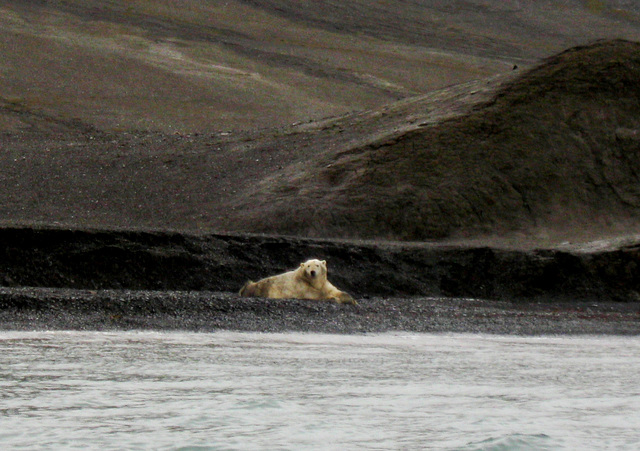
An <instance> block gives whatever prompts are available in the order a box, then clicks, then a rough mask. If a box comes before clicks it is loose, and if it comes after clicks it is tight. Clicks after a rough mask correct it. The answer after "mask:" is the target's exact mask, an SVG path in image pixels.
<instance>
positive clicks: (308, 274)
mask: <svg viewBox="0 0 640 451" xmlns="http://www.w3.org/2000/svg"><path fill="white" fill-rule="evenodd" d="M300 269H301V270H302V272H303V276H304V278H305V279H307V280H308V281H309V282H310V283H311V284H312V285H314V286H322V285H324V283H325V282H326V280H327V262H326V261H324V260H308V261H306V262H304V263H300Z"/></svg>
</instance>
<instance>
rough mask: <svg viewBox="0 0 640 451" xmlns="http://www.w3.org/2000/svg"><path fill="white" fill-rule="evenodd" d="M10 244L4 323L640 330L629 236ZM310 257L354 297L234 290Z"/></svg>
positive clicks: (93, 238)
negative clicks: (557, 240) (534, 242)
mask: <svg viewBox="0 0 640 451" xmlns="http://www.w3.org/2000/svg"><path fill="white" fill-rule="evenodd" d="M0 243H1V244H2V245H1V246H0V252H1V253H2V254H1V255H0V261H1V262H2V263H1V266H0V281H2V284H3V285H4V286H5V287H3V288H0V329H17V330H32V329H80V330H85V329H90V330H114V329H115V330H129V329H156V330H196V331H212V330H217V329H232V330H246V331H263V332H281V331H308V332H327V333H366V332H385V331H413V332H471V333H501V334H502V333H506V334H640V302H638V298H639V295H638V293H639V292H640V286H639V285H640V280H639V279H638V278H637V277H636V273H637V262H638V259H639V258H640V256H639V253H640V247H639V246H638V244H637V241H635V240H634V239H632V238H629V239H628V240H626V241H625V240H617V241H608V242H607V241H602V242H597V243H589V244H584V245H580V246H579V245H574V246H571V245H569V244H566V245H565V247H564V248H555V249H530V250H523V249H520V250H516V249H508V248H499V247H487V246H480V245H473V246H471V245H466V246H464V245H444V244H429V243H419V244H418V243H370V242H346V241H345V242H335V241H328V240H313V239H300V238H287V237H270V236H247V235H189V234H180V233H169V232H148V231H147V232H144V231H137V232H134V231H80V230H56V229H32V228H13V229H12V228H5V229H0ZM310 257H317V258H322V259H326V260H327V261H328V262H329V278H330V280H331V281H332V282H333V283H334V284H335V285H337V286H338V287H340V288H341V289H344V290H346V291H348V292H350V293H351V294H352V295H354V297H356V298H357V300H358V305H357V306H344V305H337V304H333V303H330V302H316V301H303V300H266V299H248V298H242V297H240V296H238V295H237V294H236V292H237V290H238V289H239V287H240V286H241V285H242V283H243V282H244V281H245V280H246V279H250V278H251V279H254V280H255V279H258V278H260V277H264V276H267V275H270V274H275V273H278V272H282V271H285V270H288V269H290V268H292V267H295V266H296V265H297V263H298V262H300V261H302V260H304V259H306V258H310ZM28 287H46V288H28Z"/></svg>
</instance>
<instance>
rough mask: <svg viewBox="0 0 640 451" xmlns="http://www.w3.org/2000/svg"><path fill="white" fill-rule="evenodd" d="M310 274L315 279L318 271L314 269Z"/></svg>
mask: <svg viewBox="0 0 640 451" xmlns="http://www.w3.org/2000/svg"><path fill="white" fill-rule="evenodd" d="M309 274H310V275H311V277H315V276H316V271H315V270H314V269H312V270H311V272H310V273H309Z"/></svg>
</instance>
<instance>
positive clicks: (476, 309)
mask: <svg viewBox="0 0 640 451" xmlns="http://www.w3.org/2000/svg"><path fill="white" fill-rule="evenodd" d="M358 302H359V303H358V305H356V306H345V305H337V304H334V303H329V302H318V301H302V300H266V299H257V298H254V299H247V298H240V297H239V296H237V295H235V294H232V293H220V292H179V291H171V292H160V291H128V290H98V291H89V290H70V289H43V288H15V289H7V288H2V289H0V329H2V330H96V331H105V330H158V331H170V330H188V331H200V332H213V331H216V330H237V331H253V332H287V331H296V332H310V333H338V334H363V333H382V332H417V333H472V334H513V335H569V334H571V335H573V334H581V335H582V334H609V335H638V334H640V304H639V303H619V302H602V303H586V302H579V303H570V302H562V303H543V302H537V303H515V302H506V301H488V300H482V299H460V298H437V297H409V298H386V297H367V298H362V299H359V300H358Z"/></svg>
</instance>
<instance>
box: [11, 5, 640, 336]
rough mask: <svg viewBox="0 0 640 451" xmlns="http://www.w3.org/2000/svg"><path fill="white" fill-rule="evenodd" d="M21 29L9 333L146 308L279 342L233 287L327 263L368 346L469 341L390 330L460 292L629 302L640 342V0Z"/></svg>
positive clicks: (101, 9)
mask: <svg viewBox="0 0 640 451" xmlns="http://www.w3.org/2000/svg"><path fill="white" fill-rule="evenodd" d="M178 5H179V6H178ZM0 28H1V29H2V31H3V32H2V33H1V34H0V55H1V56H2V59H1V60H0V182H1V183H0V221H1V225H2V226H3V229H2V230H1V232H2V233H1V234H2V238H1V240H2V248H1V249H0V253H1V254H0V255H1V256H2V261H1V262H0V265H1V266H0V284H2V285H4V286H5V287H7V288H4V289H3V291H2V292H1V293H0V306H1V307H2V310H1V311H2V315H4V316H1V318H2V323H1V324H2V327H12V326H11V324H15V325H16V326H15V327H21V328H25V327H28V324H29V321H27V320H24V318H23V319H22V320H19V317H22V316H21V315H27V316H26V317H25V318H31V319H33V318H34V317H32V316H29V315H31V313H28V312H30V311H32V310H31V309H32V308H35V309H36V310H37V311H40V312H42V311H47V313H46V314H44V316H43V317H42V318H45V320H43V321H40V322H38V321H35V320H34V321H35V322H34V323H33V324H34V327H35V326H36V325H39V326H38V327H47V324H48V325H49V326H51V327H54V326H55V327H56V328H59V327H63V325H64V321H62V322H60V321H58V319H59V318H58V316H56V315H58V313H60V310H59V309H60V308H65V309H68V308H69V307H68V304H66V302H72V301H73V299H79V300H82V299H84V300H87V299H90V300H95V299H96V298H95V296H98V298H99V302H98V303H97V304H92V305H94V306H95V308H96V309H98V310H101V309H104V308H107V307H108V302H109V300H111V301H113V302H115V303H116V304H118V305H124V304H123V303H125V304H126V299H127V296H129V295H128V294H127V295H125V294H124V293H125V291H117V292H113V291H109V290H113V289H115V290H129V289H135V290H143V291H141V293H142V292H146V291H144V290H160V291H156V292H154V293H156V294H155V295H154V296H155V297H152V298H153V299H152V298H149V297H145V296H146V295H145V296H142V298H136V299H146V300H147V301H148V302H149V304H148V305H154V303H157V302H165V301H167V302H168V300H170V299H173V298H172V296H174V295H173V294H171V293H176V292H180V293H182V292H184V291H193V290H197V291H199V292H202V293H218V294H215V295H213V294H212V295H211V296H213V298H214V299H219V302H220V303H222V304H224V305H226V304H225V303H227V302H231V303H234V302H237V303H238V304H237V305H238V306H242V305H246V306H248V307H247V308H249V309H250V310H251V311H252V312H253V313H252V314H253V315H255V318H254V319H255V321H259V319H260V318H265V319H264V321H265V325H264V329H265V330H266V329H269V327H268V324H272V325H274V324H275V323H274V322H273V319H272V318H271V319H268V318H266V317H265V316H264V315H263V314H262V313H260V312H261V311H262V310H261V308H258V307H257V305H258V304H255V303H254V301H248V300H242V299H238V298H237V297H236V296H235V295H232V294H229V292H235V291H236V289H237V288H236V286H237V287H239V286H240V285H241V283H242V282H243V281H244V279H246V278H257V277H263V276H265V275H269V274H270V273H272V272H279V271H283V270H287V269H290V268H291V267H293V266H295V265H296V264H297V263H299V260H300V259H302V258H307V257H318V258H327V259H328V260H329V261H330V265H331V264H333V266H331V268H333V271H334V272H333V274H335V276H334V277H336V278H337V282H336V284H337V285H338V286H341V287H344V288H345V289H348V290H349V291H351V292H353V293H354V294H355V295H357V296H358V297H359V299H361V305H363V307H360V308H361V309H363V310H360V317H359V320H358V321H359V322H358V324H364V325H366V324H369V326H367V327H364V326H363V328H362V330H371V331H373V330H388V329H393V328H397V327H400V328H406V329H408V330H432V329H430V326H429V325H430V324H432V323H430V322H429V321H430V320H429V318H430V317H431V316H434V315H435V316H434V317H436V316H437V315H438V314H439V313H438V312H440V314H444V315H445V316H447V317H448V318H449V320H448V321H449V322H448V323H447V322H445V323H446V324H448V325H445V326H443V327H442V328H440V329H438V328H435V329H433V330H442V331H447V330H455V331H458V328H457V326H456V324H457V323H456V322H455V318H454V317H453V316H451V315H454V312H451V315H449V314H448V313H442V312H446V311H447V310H446V309H445V310H442V309H440V310H438V309H437V308H436V309H431V310H429V313H424V312H422V313H416V314H415V315H409V314H408V313H407V314H406V315H405V316H406V318H410V320H406V321H405V320H403V321H405V322H404V323H402V322H397V323H394V324H395V326H394V325H388V327H387V328H386V329H385V327H382V326H381V327H380V328H375V327H373V324H374V322H375V321H379V318H378V317H377V316H376V315H373V314H371V315H370V314H368V313H366V314H365V312H367V311H369V310H367V309H368V308H377V307H374V306H375V305H378V306H380V308H381V309H382V310H384V311H386V312H387V313H388V314H391V312H392V311H393V310H394V309H398V308H401V309H406V305H405V304H404V303H405V301H407V302H409V301H408V300H407V299H414V301H415V302H416V303H417V304H416V305H417V306H419V305H423V306H425V305H432V304H433V303H435V304H438V302H440V301H437V300H434V299H436V298H433V297H432V296H437V297H438V298H437V299H440V297H442V299H444V298H447V299H449V298H465V299H477V300H478V302H480V299H483V300H484V301H482V302H485V301H486V302H490V301H491V300H493V302H497V301H500V302H525V304H519V305H520V307H518V308H527V307H526V306H527V305H534V304H527V303H532V302H535V303H538V302H542V303H543V304H544V305H547V304H548V303H553V302H569V303H571V302H572V301H574V302H580V303H587V304H582V305H589V306H591V307H589V308H591V309H595V310H594V311H596V313H593V317H592V318H591V319H594V318H597V317H598V315H604V316H602V317H603V318H604V317H605V316H606V315H605V313H604V312H606V311H614V310H616V309H618V310H619V309H623V310H624V312H623V313H620V315H623V316H624V315H626V316H624V318H626V319H624V320H621V322H620V324H622V323H624V324H627V325H629V324H631V328H629V327H627V326H624V328H623V327H622V326H621V328H620V330H618V332H620V333H637V331H635V332H633V330H634V329H633V327H638V326H637V324H638V322H637V312H636V311H635V310H633V309H634V307H632V306H635V305H637V303H638V302H639V301H638V297H639V296H640V295H639V294H638V293H639V292H640V287H638V284H637V282H636V281H637V280H640V279H639V278H638V277H637V276H638V267H639V266H638V265H640V254H638V250H637V249H638V246H637V244H638V242H639V241H640V240H639V239H638V238H637V237H638V234H640V227H639V226H638V224H639V221H638V219H640V217H639V215H640V192H639V191H638V187H639V186H640V183H639V182H640V180H639V177H640V159H639V157H638V155H640V153H639V149H640V131H639V130H640V123H638V118H639V117H640V103H639V100H638V99H640V91H639V88H638V87H639V86H640V44H638V42H639V41H640V8H639V7H638V6H636V4H635V2H629V1H623V0H617V1H609V2H599V1H566V0H565V1H560V2H519V1H507V2H497V1H489V0H474V1H453V2H439V1H436V2H403V1H391V2H368V1H359V0H354V1H350V2H332V1H322V2H297V1H296V2H293V1H285V0H283V1H278V0H274V1H261V2H254V1H239V0H238V1H228V2H197V1H195V0H194V1H185V2H179V4H178V3H177V2H170V1H166V0H159V1H153V2H147V1H132V2H124V1H113V2H98V1H83V2H81V1H77V0H68V1H62V0H60V1H30V2H22V1H15V0H0ZM311 238H314V239H311ZM315 238H322V239H319V240H318V239H315ZM363 240H364V241H363ZM257 261H259V262H260V263H259V264H258V263H257ZM21 287H48V288H47V289H55V290H62V291H56V292H55V294H54V295H51V294H50V293H49V292H47V291H46V290H44V291H42V290H39V289H35V291H28V295H26V294H25V291H24V289H23V288H21ZM65 290H68V291H65ZM77 290H80V291H77ZM82 290H98V291H97V293H98V294H97V295H96V294H95V293H94V292H88V291H82ZM104 290H106V291H104ZM176 290H177V291H176ZM220 292H223V293H222V294H220ZM47 293H49V294H47ZM100 293H102V294H100ZM24 296H27V298H28V299H32V300H33V302H32V301H29V302H27V303H26V304H25V303H21V302H22V301H20V299H25V297H24ZM52 296H53V297H52ZM180 296H183V295H180ZM203 296H205V297H206V296H207V295H206V294H205V295H203ZM406 296H411V298H406ZM414 296H415V298H414ZM430 296H431V297H430ZM134 297H135V296H134ZM53 298H55V299H64V301H60V302H58V301H55V302H53V301H52V302H49V301H47V299H48V300H51V299H53ZM37 299H40V300H41V301H42V302H43V303H39V301H38V302H36V301H35V300H37ZM158 299H162V301H158ZM189 299H191V298H189ZM198 299H201V298H198ZM393 299H396V300H395V301H393ZM83 302H84V301H83ZM91 302H93V301H91ZM136 302H138V301H136ZM140 302H142V301H140ZM190 302H191V301H189V302H187V303H186V304H185V305H187V306H188V305H191V304H190ZM367 302H371V305H370V307H366V305H367ZM394 302H395V304H394ZM621 302H624V303H625V304H626V307H622V306H621V304H620V303H621ZM222 304H220V305H222ZM435 304H434V305H435ZM34 305H35V306H36V307H34ZM62 305H65V307H61V306H62ZM292 305H294V306H295V305H297V306H299V308H297V307H291V308H293V309H294V310H296V309H297V310H296V311H298V314H299V315H300V316H299V319H300V321H301V322H300V321H298V322H295V321H294V323H295V324H297V325H296V326H291V327H294V328H299V329H302V330H303V329H304V328H303V326H302V325H301V324H303V323H304V320H303V319H304V318H305V315H308V312H307V310H305V309H307V307H304V306H305V305H306V304H305V303H304V302H303V303H300V304H292ZM456 305H457V308H458V309H459V310H456V311H455V315H454V316H456V317H457V316H459V315H458V314H459V313H461V312H464V311H470V310H465V309H468V308H471V307H470V304H465V303H464V302H457V303H456ZM477 305H478V304H474V306H477ZM487 305H488V306H489V307H490V306H491V304H487ZM494 305H497V304H494ZM501 305H502V304H501ZM43 306H44V307H43ZM47 306H48V307H47ZM100 306H102V307H100ZM597 306H600V307H597ZM138 308H141V307H140V306H138V307H135V309H138ZM193 308H195V307H193V306H192V307H185V310H184V311H182V313H181V315H183V316H181V318H183V317H184V315H186V316H187V317H188V316H189V315H190V313H189V312H192V313H193V314H194V315H195V314H197V312H196V311H195V310H190V309H193ZM273 308H274V309H275V311H279V309H281V308H282V306H280V303H274V304H273ZM314 308H315V307H314ZM322 308H323V309H326V308H329V307H322ZM416 308H420V307H416ZM425 308H426V307H425ZM473 308H475V307H473ZM549 308H550V307H549ZM25 309H26V310H25ZM40 309H44V310H40ZM611 309H613V310H611ZM107 310H108V309H107ZM214 310H215V309H214ZM618 310H616V311H618ZM568 311H569V310H567V309H565V310H557V311H553V310H547V311H546V313H545V314H543V315H541V316H540V317H541V318H546V316H545V315H547V314H549V318H551V317H554V318H556V319H558V318H557V315H556V316H554V315H555V314H556V313H557V314H559V315H560V317H559V319H558V321H559V322H562V320H563V319H562V318H563V316H562V315H563V313H561V312H565V313H566V312H568ZM21 312H22V313H21ZM25 312H26V313H25ZM82 312H84V311H80V310H79V311H78V312H77V313H78V314H79V315H80V316H81V317H82V318H84V319H85V320H86V322H85V323H84V324H85V325H87V327H90V324H92V323H91V321H90V319H89V316H90V315H89V316H88V315H87V313H86V312H84V313H82ZM305 312H306V313H305ZM327 312H328V311H327ZM327 312H325V311H324V310H323V313H322V314H325V313H326V314H329V313H327ZM554 312H555V313H554ZM558 312H560V313H558ZM597 312H599V313H597ZM620 312H621V311H620ZM380 314H381V315H382V314H383V313H380ZM118 315H120V314H118ZM634 315H636V316H634ZM64 316H65V317H68V314H65V315H64ZM120 317H122V316H117V315H116V317H115V318H120ZM614 317H615V315H613V316H609V317H607V318H614ZM56 318H58V319H56ZM367 318H369V319H368V320H367ZM376 318H378V319H376ZM452 318H453V319H452ZM620 318H622V317H620ZM227 319H228V318H227ZM583 319H584V318H583ZM14 321H15V323H14ZM77 321H78V322H77V323H73V324H74V325H71V324H72V323H68V324H70V326H69V327H82V324H83V322H82V321H83V320H82V319H78V320H77ZM202 321H205V320H202ZM228 321H230V322H229V324H231V323H233V320H231V319H228ZM367 321H369V322H368V323H367ZM407 321H409V322H411V321H414V323H412V324H413V325H410V324H409V322H407ZM434 321H435V320H434ZM554 321H555V320H554ZM589 321H591V320H589ZM516 322H517V321H516ZM205 323H206V321H205ZM267 323H268V324H267ZM285 323H286V322H285ZM401 323H402V324H404V326H399V325H398V324H401ZM487 323H488V324H489V325H488V326H486V327H485V328H484V329H482V330H484V331H492V329H491V325H490V324H491V321H488V322H487ZM498 323H499V322H498ZM498 323H496V324H497V325H496V329H495V330H494V331H498V329H500V330H502V329H505V328H507V329H508V328H510V327H515V326H514V325H513V324H515V323H513V324H512V323H509V326H508V327H506V326H505V327H502V326H500V327H498V325H499V324H498ZM543 323H544V321H543ZM595 323H597V321H595ZM96 324H97V323H96ZM127 324H128V326H127ZM133 324H134V323H127V322H126V321H125V322H124V323H121V324H120V323H119V325H118V324H116V325H115V326H114V327H120V326H122V327H134V326H133ZM136 324H137V323H136ZM171 324H173V325H171ZM171 324H169V325H167V324H165V326H166V327H188V325H187V323H185V322H184V321H182V320H180V321H177V322H173V323H171ZM177 324H182V326H177ZM199 324H200V325H199V326H197V327H196V326H194V328H204V329H206V328H207V327H206V326H205V325H203V323H202V322H201V323H199ZM209 324H213V323H209ZM216 324H217V323H216ZM234 324H236V326H231V325H230V326H229V327H238V328H243V327H244V326H242V325H237V323H234ZM291 324H293V323H291ZM349 324H351V325H350V326H348V327H347V326H345V328H344V329H342V330H341V331H343V332H344V331H357V330H358V327H357V326H356V325H354V324H356V323H349ZM443 324H444V323H443ZM460 324H462V323H460ZM464 324H467V323H464ZM554 324H556V323H554ZM557 324H559V323H557ZM557 324H556V325H557ZM580 324H582V326H584V327H583V328H582V329H580V327H582V326H577V330H578V331H579V330H583V331H585V332H586V331H591V332H597V330H598V327H597V326H593V327H592V326H587V325H585V324H586V323H584V322H583V323H580ZM590 324H591V323H590ZM634 324H635V325H636V326H633V325H634ZM547 326H548V324H547V325H546V326H545V325H544V324H542V323H540V324H538V326H536V327H532V328H529V329H526V330H525V329H522V331H524V333H542V332H544V331H546V332H548V331H549V330H551V329H553V327H555V326H549V327H547ZM138 327H143V326H141V325H138ZM149 327H153V326H149ZM158 327H161V326H160V325H158ZM216 327H218V326H216ZM221 327H222V326H221ZM278 327H280V326H277V327H276V326H275V325H274V327H272V329H273V330H275V329H277V328H278ZM282 327H285V326H282ZM460 327H463V326H460ZM250 328H251V329H252V330H253V329H260V327H259V326H255V327H254V326H252V327H250ZM312 329H313V330H316V329H314V328H312ZM330 329H331V328H328V329H327V330H330ZM468 329H470V330H471V329H473V327H472V326H471V325H469V327H468ZM516 329H517V327H516ZM568 329H571V328H562V330H563V331H565V332H566V331H567V330H568ZM337 330H338V331H340V329H339V328H338V329H337ZM602 331H605V332H606V331H608V332H610V333H615V331H616V321H615V320H612V322H607V321H604V320H603V325H602Z"/></svg>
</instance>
